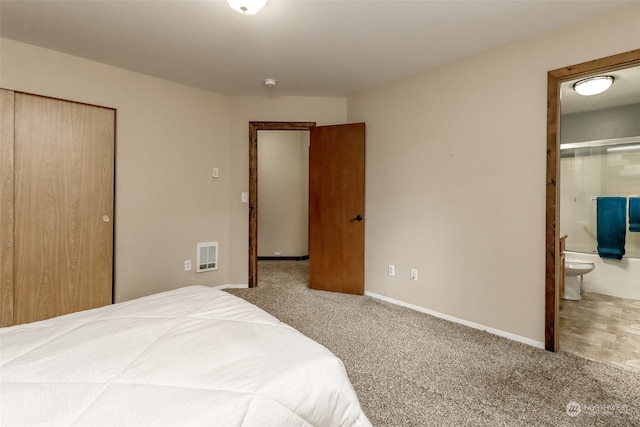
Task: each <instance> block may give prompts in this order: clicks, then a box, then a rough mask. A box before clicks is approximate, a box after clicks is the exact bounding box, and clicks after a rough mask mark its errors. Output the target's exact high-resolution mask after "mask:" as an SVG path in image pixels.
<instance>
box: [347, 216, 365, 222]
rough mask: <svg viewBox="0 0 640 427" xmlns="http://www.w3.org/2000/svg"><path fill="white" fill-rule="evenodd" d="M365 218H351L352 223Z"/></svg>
mask: <svg viewBox="0 0 640 427" xmlns="http://www.w3.org/2000/svg"><path fill="white" fill-rule="evenodd" d="M363 219H364V218H362V215H358V216H356V217H355V218H351V219H350V221H362V220H363Z"/></svg>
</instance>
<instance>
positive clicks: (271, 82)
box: [264, 79, 276, 87]
mask: <svg viewBox="0 0 640 427" xmlns="http://www.w3.org/2000/svg"><path fill="white" fill-rule="evenodd" d="M264 85H265V86H266V87H274V86H275V85H276V81H275V80H274V79H264Z"/></svg>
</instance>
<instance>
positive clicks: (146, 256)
mask: <svg viewBox="0 0 640 427" xmlns="http://www.w3.org/2000/svg"><path fill="white" fill-rule="evenodd" d="M0 60H1V64H2V65H1V66H2V68H1V69H0V77H1V81H0V86H2V87H5V88H9V89H14V90H18V91H25V92H31V93H35V94H40V95H45V96H51V97H57V98H63V99H69V100H72V101H78V102H86V103H90V104H96V105H101V106H105V107H111V108H114V109H116V110H117V112H116V205H115V206H116V211H115V212H116V213H115V223H114V224H115V230H116V236H115V245H116V246H115V277H114V279H115V284H116V287H115V289H116V300H117V301H122V300H127V299H131V298H134V297H137V296H141V295H146V294H149V293H153V292H157V291H161V290H165V289H170V288H175V287H180V286H184V285H187V284H222V283H226V282H227V280H228V277H229V263H228V262H227V260H228V256H229V255H228V254H229V246H230V241H229V239H230V235H229V232H228V227H227V224H228V223H229V212H228V209H227V205H228V199H229V177H228V175H226V172H227V170H226V168H225V166H226V164H227V163H228V162H229V147H228V140H229V99H228V98H227V97H224V96H220V95H216V94H213V93H210V92H206V91H203V90H198V89H193V88H190V87H187V86H183V85H179V84H175V83H170V82H167V81H163V80H160V79H156V78H152V77H148V76H144V75H141V74H136V73H132V72H128V71H124V70H121V69H118V68H114V67H109V66H106V65H102V64H99V63H95V62H91V61H86V60H83V59H80V58H77V57H73V56H69V55H64V54H61V53H58V52H54V51H51V50H46V49H41V48H37V47H34V46H29V45H26V44H22V43H16V42H13V41H10V40H6V39H3V40H2V45H1V57H0ZM215 166H217V167H220V169H221V173H222V175H221V178H219V179H217V180H214V179H212V178H210V177H211V169H212V168H213V167H215ZM199 241H218V242H219V243H220V246H219V247H220V261H221V262H220V268H219V270H218V271H215V272H207V273H198V274H196V273H195V269H193V270H191V271H190V272H185V271H184V260H187V259H191V260H192V261H193V264H194V265H195V256H196V243H197V242H199Z"/></svg>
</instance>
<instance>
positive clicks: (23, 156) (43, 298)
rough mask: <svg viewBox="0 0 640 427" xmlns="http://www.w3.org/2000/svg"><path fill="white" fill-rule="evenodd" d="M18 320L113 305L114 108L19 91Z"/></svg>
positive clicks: (16, 175) (16, 145)
mask: <svg viewBox="0 0 640 427" xmlns="http://www.w3.org/2000/svg"><path fill="white" fill-rule="evenodd" d="M14 132H15V138H14V158H15V163H14V272H13V275H14V323H15V324H19V323H25V322H31V321H36V320H41V319H46V318H50V317H54V316H59V315H62V314H67V313H71V312H75V311H79V310H85V309H89V308H94V307H99V306H103V305H106V304H110V303H111V302H112V281H113V279H112V275H113V220H112V219H113V200H114V197H113V196H114V137H115V111H114V110H111V109H107V108H102V107H95V106H90V105H85V104H78V103H75V102H69V101H62V100H57V99H51V98H45V97H41V96H35V95H29V94H24V93H16V94H15V131H14Z"/></svg>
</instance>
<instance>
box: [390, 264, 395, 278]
mask: <svg viewBox="0 0 640 427" xmlns="http://www.w3.org/2000/svg"><path fill="white" fill-rule="evenodd" d="M395 275H396V267H395V266H394V265H393V264H389V276H395Z"/></svg>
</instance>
